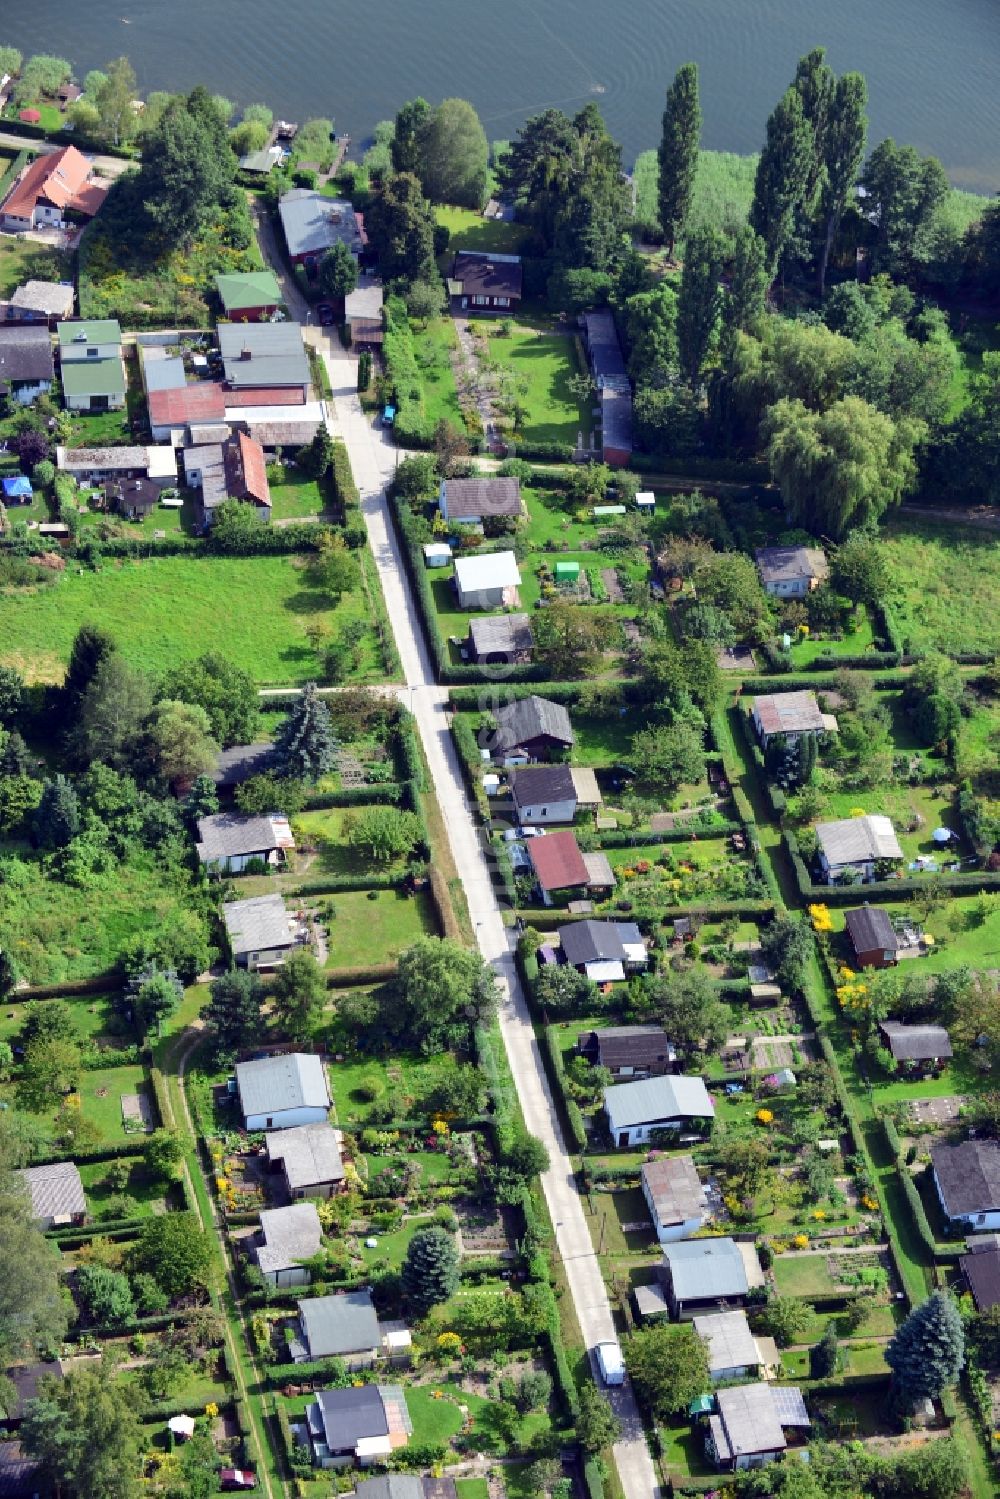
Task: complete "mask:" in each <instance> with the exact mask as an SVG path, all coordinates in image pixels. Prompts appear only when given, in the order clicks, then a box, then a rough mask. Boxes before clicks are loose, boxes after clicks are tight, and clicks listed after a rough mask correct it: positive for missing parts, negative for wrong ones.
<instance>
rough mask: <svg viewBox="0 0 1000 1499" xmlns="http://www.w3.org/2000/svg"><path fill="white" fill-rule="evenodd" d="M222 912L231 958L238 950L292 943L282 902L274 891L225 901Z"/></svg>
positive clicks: (240, 951)
mask: <svg viewBox="0 0 1000 1499" xmlns="http://www.w3.org/2000/svg"><path fill="white" fill-rule="evenodd" d="M222 915H223V918H224V919H225V923H226V931H227V932H228V934H229V945H230V947H231V948H232V951H233V957H234V958H238V957H239V956H240V955H241V954H242V953H250V952H264V951H267V950H271V949H274V948H286V947H294V946H295V945H296V940H295V937H294V936H293V934H292V930H291V925H290V922H289V919H288V912H287V911H286V910H285V902H284V901H283V900H282V898H281V896H280V895H278V894H274V895H254V896H252V897H251V898H250V899H249V900H231V901H227V902H226V904H225V905H224V906H223V907H222Z"/></svg>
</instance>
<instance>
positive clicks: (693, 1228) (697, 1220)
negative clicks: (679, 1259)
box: [639, 1155, 708, 1244]
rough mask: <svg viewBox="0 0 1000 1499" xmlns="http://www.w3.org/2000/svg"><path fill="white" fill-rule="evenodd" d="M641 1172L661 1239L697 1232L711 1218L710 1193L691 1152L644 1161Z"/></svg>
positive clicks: (671, 1239)
mask: <svg viewBox="0 0 1000 1499" xmlns="http://www.w3.org/2000/svg"><path fill="white" fill-rule="evenodd" d="M639 1174H640V1180H641V1184H642V1195H643V1197H645V1199H646V1206H647V1207H648V1208H649V1212H650V1216H651V1218H652V1220H653V1227H654V1228H655V1229H656V1237H657V1238H658V1239H659V1241H660V1243H661V1244H669V1243H671V1242H672V1241H673V1240H675V1239H688V1238H690V1237H691V1235H692V1234H695V1233H697V1232H698V1230H699V1228H701V1227H702V1225H703V1224H704V1223H705V1221H706V1220H707V1218H708V1194H707V1193H706V1191H705V1186H704V1183H703V1182H702V1180H701V1178H700V1176H699V1175H698V1168H697V1166H696V1165H695V1163H694V1161H693V1160H692V1158H691V1156H689V1155H661V1156H658V1157H657V1158H656V1160H655V1161H644V1162H643V1164H642V1166H641V1167H640V1173H639Z"/></svg>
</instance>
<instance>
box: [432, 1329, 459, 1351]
mask: <svg viewBox="0 0 1000 1499" xmlns="http://www.w3.org/2000/svg"><path fill="white" fill-rule="evenodd" d="M437 1346H438V1347H439V1348H440V1350H441V1352H442V1353H458V1351H459V1349H460V1348H461V1346H462V1339H461V1338H460V1337H459V1335H458V1333H457V1332H442V1333H439V1334H438V1337H437Z"/></svg>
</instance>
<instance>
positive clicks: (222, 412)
mask: <svg viewBox="0 0 1000 1499" xmlns="http://www.w3.org/2000/svg"><path fill="white" fill-rule="evenodd" d="M171 363H172V361H171ZM146 368H147V372H148V369H149V366H146ZM160 378H163V377H160ZM146 411H147V413H148V415H149V430H150V431H151V432H152V434H153V436H154V438H155V439H156V441H157V442H169V441H170V439H171V434H172V433H174V432H177V433H182V432H183V430H184V428H185V427H189V426H201V425H202V424H204V423H216V424H217V423H220V422H224V421H225V416H226V393H225V391H224V389H223V386H222V382H221V381H220V380H186V381H185V382H183V383H181V384H178V385H171V386H168V387H166V388H161V389H156V388H154V389H151V390H150V391H149V392H148V394H147V397H146ZM228 431H229V429H228V427H227V428H226V432H227V435H228Z"/></svg>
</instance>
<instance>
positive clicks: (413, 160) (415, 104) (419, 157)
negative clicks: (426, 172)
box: [390, 98, 431, 177]
mask: <svg viewBox="0 0 1000 1499" xmlns="http://www.w3.org/2000/svg"><path fill="white" fill-rule="evenodd" d="M430 113H431V107H430V105H429V104H428V102H427V100H426V99H420V98H417V99H410V100H408V101H407V103H406V104H404V105H403V107H402V109H400V110H398V111H397V113H396V123H395V128H394V130H393V136H392V143H391V146H390V150H391V152H392V169H393V171H394V172H408V173H409V174H410V175H411V176H413V177H419V176H420V170H421V167H422V165H423V153H424V147H423V140H424V132H425V130H426V129H427V122H428V119H429V118H430Z"/></svg>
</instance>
